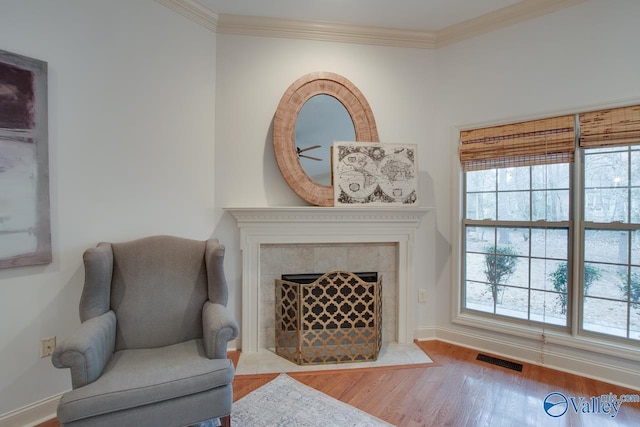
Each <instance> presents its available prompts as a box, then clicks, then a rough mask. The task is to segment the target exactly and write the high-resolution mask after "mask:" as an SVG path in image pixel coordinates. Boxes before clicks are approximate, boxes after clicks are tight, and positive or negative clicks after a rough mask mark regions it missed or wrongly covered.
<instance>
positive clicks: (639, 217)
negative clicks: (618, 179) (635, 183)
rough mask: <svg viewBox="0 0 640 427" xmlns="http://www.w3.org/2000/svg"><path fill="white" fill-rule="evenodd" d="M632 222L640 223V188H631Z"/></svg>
mask: <svg viewBox="0 0 640 427" xmlns="http://www.w3.org/2000/svg"><path fill="white" fill-rule="evenodd" d="M631 222H632V223H634V224H640V188H632V189H631Z"/></svg>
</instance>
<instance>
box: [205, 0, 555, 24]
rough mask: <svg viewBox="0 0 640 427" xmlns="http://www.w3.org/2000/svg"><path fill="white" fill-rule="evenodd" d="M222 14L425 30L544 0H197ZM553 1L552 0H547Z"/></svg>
mask: <svg viewBox="0 0 640 427" xmlns="http://www.w3.org/2000/svg"><path fill="white" fill-rule="evenodd" d="M197 2H198V3H200V4H201V5H203V6H205V7H207V8H208V9H211V10H212V11H214V12H216V13H218V14H230V15H245V16H258V17H268V18H284V19H294V20H304V21H324V22H332V23H340V24H349V25H359V26H374V27H386V28H395V29H404V30H417V31H423V32H437V31H440V30H442V29H444V28H447V27H451V26H452V25H455V24H460V23H462V22H465V21H469V20H471V19H474V18H477V17H479V16H482V15H486V14H489V13H492V12H496V11H498V10H500V9H503V8H505V7H508V6H512V5H514V4H516V3H532V2H533V3H543V2H541V1H540V0H524V1H520V0H268V1H265V0H197ZM546 3H549V1H546Z"/></svg>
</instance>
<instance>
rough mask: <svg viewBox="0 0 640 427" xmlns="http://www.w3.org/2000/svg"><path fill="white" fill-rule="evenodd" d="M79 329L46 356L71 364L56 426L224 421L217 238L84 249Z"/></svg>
mask: <svg viewBox="0 0 640 427" xmlns="http://www.w3.org/2000/svg"><path fill="white" fill-rule="evenodd" d="M83 258H84V265H85V284H84V289H83V291H82V297H81V300H80V320H81V321H82V325H81V327H80V329H79V330H78V331H77V332H76V333H74V334H73V335H72V336H70V337H68V338H67V339H66V340H63V341H62V342H61V343H60V344H59V345H58V347H57V348H56V350H55V352H54V354H53V358H52V362H53V364H54V365H55V366H56V367H58V368H70V369H71V382H72V387H73V389H72V390H71V391H69V392H67V393H66V394H64V396H63V397H62V399H61V400H60V404H59V405H58V420H59V421H60V423H61V424H62V425H64V426H91V427H96V426H110V427H111V426H184V425H190V424H195V423H198V422H201V421H206V420H209V419H213V418H221V419H222V423H223V425H228V424H229V422H230V417H229V414H230V413H231V404H232V401H233V391H232V386H231V383H232V380H233V376H234V368H233V364H232V362H231V360H229V359H227V342H228V341H230V340H232V339H234V338H236V337H237V336H238V325H237V323H236V321H235V320H234V319H233V318H232V317H231V315H230V314H229V312H228V311H227V308H226V304H227V283H226V280H225V276H224V271H223V267H222V264H223V258H224V246H222V245H221V244H220V243H218V241H217V240H215V239H212V240H207V241H196V240H188V239H182V238H178V237H171V236H154V237H147V238H143V239H139V240H134V241H131V242H127V243H117V244H116V243H113V244H112V243H100V244H99V245H98V246H97V247H96V248H93V249H89V250H87V251H86V252H85V253H84V257H83Z"/></svg>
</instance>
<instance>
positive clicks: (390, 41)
mask: <svg viewBox="0 0 640 427" xmlns="http://www.w3.org/2000/svg"><path fill="white" fill-rule="evenodd" d="M218 33H219V34H241V35H250V36H262V37H284V38H294V39H305V40H316V41H329V42H342V43H358V44H369V45H379V46H394V47H413V48H418V49H433V48H435V46H436V44H435V35H434V34H433V33H431V32H426V31H412V30H401V29H394V28H382V27H369V26H362V25H347V24H337V23H332V22H322V21H302V20H294V19H281V18H266V17H257V16H243V15H229V14H220V16H219V21H218Z"/></svg>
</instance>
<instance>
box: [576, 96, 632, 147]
mask: <svg viewBox="0 0 640 427" xmlns="http://www.w3.org/2000/svg"><path fill="white" fill-rule="evenodd" d="M638 143H640V105H634V106H632V107H622V108H613V109H609V110H600V111H592V112H589V113H581V114H580V146H581V147H606V146H611V145H628V144H638Z"/></svg>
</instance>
